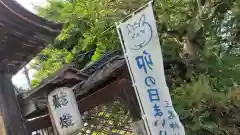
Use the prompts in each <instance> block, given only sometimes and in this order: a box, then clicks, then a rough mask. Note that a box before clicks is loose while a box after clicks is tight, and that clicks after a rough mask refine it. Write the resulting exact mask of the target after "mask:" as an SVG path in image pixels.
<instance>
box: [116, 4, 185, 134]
mask: <svg viewBox="0 0 240 135" xmlns="http://www.w3.org/2000/svg"><path fill="white" fill-rule="evenodd" d="M151 4H152V3H149V5H148V6H147V7H146V8H145V9H143V10H142V11H140V12H139V13H137V14H135V15H134V16H132V18H130V19H129V20H127V21H125V22H120V23H119V24H118V25H117V29H118V34H119V38H120V40H121V44H122V47H123V49H124V53H125V57H126V60H127V63H128V67H129V71H130V73H131V77H132V81H133V85H134V87H135V90H136V94H137V97H138V100H139V104H140V106H141V110H142V118H143V120H144V121H145V126H146V128H147V132H148V134H149V135H185V131H184V127H183V125H182V124H181V122H180V120H179V116H178V115H177V113H176V112H175V110H174V108H173V106H172V101H171V97H170V94H169V89H168V87H167V84H166V81H165V75H164V68H163V57H162V51H161V46H160V42H159V38H158V33H157V27H156V22H155V19H154V14H153V9H152V5H151Z"/></svg>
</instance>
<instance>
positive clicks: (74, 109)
mask: <svg viewBox="0 0 240 135" xmlns="http://www.w3.org/2000/svg"><path fill="white" fill-rule="evenodd" d="M48 103H49V108H50V110H49V111H51V114H52V117H53V120H54V122H55V125H56V127H57V130H58V132H59V134H60V135H72V134H74V133H77V132H79V131H80V130H81V128H82V127H83V122H82V117H81V114H80V113H79V110H78V106H77V102H76V99H75V96H74V93H73V91H72V89H71V88H67V87H62V88H58V89H56V90H54V91H53V92H51V93H50V94H49V95H48Z"/></svg>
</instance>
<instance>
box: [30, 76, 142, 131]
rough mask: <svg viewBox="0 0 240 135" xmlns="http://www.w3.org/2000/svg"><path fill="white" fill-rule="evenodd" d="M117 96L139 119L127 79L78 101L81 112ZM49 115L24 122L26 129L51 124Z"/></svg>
mask: <svg viewBox="0 0 240 135" xmlns="http://www.w3.org/2000/svg"><path fill="white" fill-rule="evenodd" d="M116 97H119V98H120V99H122V100H123V101H124V103H126V105H127V106H128V108H129V110H130V113H131V115H132V117H133V119H134V120H138V119H141V117H140V109H139V106H138V103H137V100H136V95H135V92H134V89H133V87H132V84H131V82H130V81H129V80H127V79H121V80H117V81H115V82H113V83H111V84H110V85H108V86H106V87H104V88H103V89H100V90H98V91H96V92H95V93H93V94H91V95H89V96H87V97H86V98H83V99H82V100H81V101H79V102H78V108H79V110H80V112H81V113H84V112H85V111H88V110H91V109H92V108H94V107H95V106H97V105H100V104H105V103H107V102H110V101H112V100H114V99H115V98H116ZM50 121H51V120H50V118H49V116H48V115H47V116H45V117H42V118H39V119H36V120H33V121H28V122H27V123H26V126H27V129H29V130H32V131H35V130H38V129H43V128H47V127H50V126H51V124H50V123H51V122H50Z"/></svg>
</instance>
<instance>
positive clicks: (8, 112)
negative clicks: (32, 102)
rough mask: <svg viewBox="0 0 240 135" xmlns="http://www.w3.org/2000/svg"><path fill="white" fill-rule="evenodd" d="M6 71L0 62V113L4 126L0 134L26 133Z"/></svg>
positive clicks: (16, 134)
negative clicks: (2, 132)
mask: <svg viewBox="0 0 240 135" xmlns="http://www.w3.org/2000/svg"><path fill="white" fill-rule="evenodd" d="M6 71H7V69H6V68H5V65H3V64H0V114H1V115H2V119H3V123H4V128H5V129H4V132H5V134H1V135H26V134H27V132H26V130H25V126H24V124H23V119H22V117H21V113H20V108H19V105H18V103H17V99H16V96H15V91H14V88H13V85H12V82H11V80H10V76H9V75H8V74H7V72H6Z"/></svg>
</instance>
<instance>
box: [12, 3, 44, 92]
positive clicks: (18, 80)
mask: <svg viewBox="0 0 240 135" xmlns="http://www.w3.org/2000/svg"><path fill="white" fill-rule="evenodd" d="M17 2H19V3H20V4H21V5H22V6H23V7H25V8H26V9H28V10H29V11H31V12H33V13H36V10H34V6H36V5H37V6H44V5H45V4H46V0H17ZM33 74H34V71H30V73H29V75H30V79H32V76H33ZM12 82H13V84H14V85H16V86H17V87H21V88H24V89H28V88H29V86H28V83H27V80H26V78H25V76H24V74H23V70H20V71H19V72H18V73H17V74H16V75H15V76H13V78H12Z"/></svg>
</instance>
